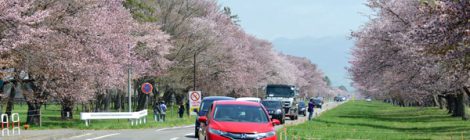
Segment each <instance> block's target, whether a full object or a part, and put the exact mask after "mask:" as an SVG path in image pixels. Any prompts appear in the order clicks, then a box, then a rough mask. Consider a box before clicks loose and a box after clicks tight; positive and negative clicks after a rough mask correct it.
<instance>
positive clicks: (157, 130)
mask: <svg viewBox="0 0 470 140" xmlns="http://www.w3.org/2000/svg"><path fill="white" fill-rule="evenodd" d="M167 129H168V128H162V129H157V130H155V132H158V131H163V130H167Z"/></svg>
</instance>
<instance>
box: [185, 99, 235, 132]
mask: <svg viewBox="0 0 470 140" xmlns="http://www.w3.org/2000/svg"><path fill="white" fill-rule="evenodd" d="M219 100H235V98H232V97H226V96H209V97H204V98H203V99H202V101H201V105H200V106H199V112H196V113H197V115H198V117H199V116H205V115H206V114H207V111H208V110H209V107H210V106H211V105H212V103H213V102H214V101H219ZM198 117H196V122H195V124H194V126H195V127H194V136H195V137H198V136H199V134H198V132H199V126H200V123H199V120H198V119H197V118H198Z"/></svg>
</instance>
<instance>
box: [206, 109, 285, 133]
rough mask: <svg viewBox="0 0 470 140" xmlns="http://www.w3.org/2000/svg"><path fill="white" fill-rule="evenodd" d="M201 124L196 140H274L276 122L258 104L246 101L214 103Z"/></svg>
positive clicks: (277, 122) (277, 121) (277, 123)
mask: <svg viewBox="0 0 470 140" xmlns="http://www.w3.org/2000/svg"><path fill="white" fill-rule="evenodd" d="M198 120H199V122H200V123H201V127H200V129H199V138H200V139H205V140H232V139H250V140H251V139H253V140H276V139H277V137H276V130H275V129H274V126H275V125H279V124H280V122H279V120H276V119H273V120H272V121H270V120H269V115H268V113H267V111H266V109H265V108H264V107H263V105H261V104H260V103H256V102H248V101H215V102H214V103H213V104H212V106H211V107H210V108H209V110H208V113H207V114H206V116H200V117H199V118H198Z"/></svg>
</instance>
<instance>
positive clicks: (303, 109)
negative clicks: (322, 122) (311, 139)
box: [299, 101, 307, 116]
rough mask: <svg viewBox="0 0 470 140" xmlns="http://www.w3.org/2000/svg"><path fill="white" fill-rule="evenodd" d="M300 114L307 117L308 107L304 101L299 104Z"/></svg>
mask: <svg viewBox="0 0 470 140" xmlns="http://www.w3.org/2000/svg"><path fill="white" fill-rule="evenodd" d="M299 114H302V115H304V116H307V107H306V105H305V102H303V101H302V102H299Z"/></svg>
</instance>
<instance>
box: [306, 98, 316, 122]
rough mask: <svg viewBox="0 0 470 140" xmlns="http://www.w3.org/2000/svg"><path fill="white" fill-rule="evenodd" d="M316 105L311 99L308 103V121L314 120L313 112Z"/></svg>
mask: <svg viewBox="0 0 470 140" xmlns="http://www.w3.org/2000/svg"><path fill="white" fill-rule="evenodd" d="M314 107H315V104H314V103H313V99H310V102H308V109H307V111H308V120H311V119H312V116H313V111H314Z"/></svg>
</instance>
